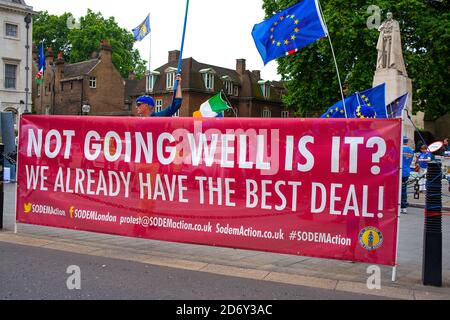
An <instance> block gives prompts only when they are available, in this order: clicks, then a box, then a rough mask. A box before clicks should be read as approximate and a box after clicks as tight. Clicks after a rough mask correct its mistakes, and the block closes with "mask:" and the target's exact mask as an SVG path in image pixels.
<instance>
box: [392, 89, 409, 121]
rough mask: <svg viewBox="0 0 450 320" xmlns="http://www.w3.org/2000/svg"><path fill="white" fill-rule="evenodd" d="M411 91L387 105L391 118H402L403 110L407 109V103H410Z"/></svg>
mask: <svg viewBox="0 0 450 320" xmlns="http://www.w3.org/2000/svg"><path fill="white" fill-rule="evenodd" d="M408 96H409V93H407V94H405V95H403V96H401V97H400V98H398V99H397V100H395V101H394V102H392V103H391V104H389V105H388V106H387V112H388V116H389V118H401V117H402V114H403V110H405V108H406V105H407V103H408Z"/></svg>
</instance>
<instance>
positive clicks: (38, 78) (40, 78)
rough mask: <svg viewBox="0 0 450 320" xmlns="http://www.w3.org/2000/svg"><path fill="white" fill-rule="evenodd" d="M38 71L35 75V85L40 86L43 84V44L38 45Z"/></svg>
mask: <svg viewBox="0 0 450 320" xmlns="http://www.w3.org/2000/svg"><path fill="white" fill-rule="evenodd" d="M38 61H39V71H38V73H37V74H36V83H37V84H38V85H41V84H42V83H43V82H44V71H45V67H46V65H45V54H44V43H43V42H42V43H41V44H40V45H39V58H38Z"/></svg>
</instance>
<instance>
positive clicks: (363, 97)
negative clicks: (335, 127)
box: [321, 83, 388, 119]
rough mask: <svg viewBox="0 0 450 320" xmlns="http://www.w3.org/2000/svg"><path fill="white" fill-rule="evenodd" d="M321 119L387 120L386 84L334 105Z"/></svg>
mask: <svg viewBox="0 0 450 320" xmlns="http://www.w3.org/2000/svg"><path fill="white" fill-rule="evenodd" d="M321 118H358V119H386V118H388V113H387V110H386V84H385V83H383V84H381V85H379V86H377V87H375V88H372V89H369V90H366V91H364V92H356V93H355V94H353V95H351V96H349V97H347V98H346V99H345V107H344V103H342V101H339V102H338V103H336V104H335V105H333V106H332V107H331V108H330V109H328V111H327V112H326V113H325V114H323V115H322V117H321Z"/></svg>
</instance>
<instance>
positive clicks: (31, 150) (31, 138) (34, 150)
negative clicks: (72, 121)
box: [27, 129, 75, 159]
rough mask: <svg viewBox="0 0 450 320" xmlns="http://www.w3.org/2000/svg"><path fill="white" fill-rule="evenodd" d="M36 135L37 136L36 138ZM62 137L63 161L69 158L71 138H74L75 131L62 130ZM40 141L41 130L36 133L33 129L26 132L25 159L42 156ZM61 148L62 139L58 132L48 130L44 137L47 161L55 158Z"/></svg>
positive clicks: (41, 137) (41, 136)
mask: <svg viewBox="0 0 450 320" xmlns="http://www.w3.org/2000/svg"><path fill="white" fill-rule="evenodd" d="M36 135H37V136H36ZM63 136H64V137H65V138H66V140H65V148H64V159H69V158H70V150H71V146H72V137H74V136H75V131H73V130H64V131H63ZM42 139H43V130H42V129H38V130H37V132H35V130H33V129H29V130H28V144H27V157H32V156H33V154H34V155H36V157H37V158H41V156H42ZM53 142H54V143H53ZM62 146H63V139H62V137H61V133H60V132H59V131H58V130H50V131H49V132H48V133H47V134H46V136H45V144H44V153H45V155H46V157H48V158H49V159H54V158H56V157H57V156H58V155H59V153H60V151H61V149H62ZM51 148H53V150H51Z"/></svg>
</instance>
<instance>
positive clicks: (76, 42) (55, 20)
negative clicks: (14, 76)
mask: <svg viewBox="0 0 450 320" xmlns="http://www.w3.org/2000/svg"><path fill="white" fill-rule="evenodd" d="M70 16H71V14H70V13H64V14H63V15H61V16H55V15H50V14H48V12H46V11H44V12H41V13H40V14H38V15H37V16H36V17H35V18H34V26H33V39H34V43H35V44H36V45H38V43H40V42H41V41H45V46H46V47H51V48H52V49H53V52H55V53H57V52H62V53H63V54H64V59H65V60H66V61H68V62H69V63H77V62H81V61H84V60H88V59H90V58H91V56H92V53H93V52H96V51H97V52H98V50H99V48H100V41H101V40H108V41H109V43H110V44H111V46H112V48H113V55H112V61H113V64H114V66H115V67H116V68H117V69H118V70H119V72H120V74H121V75H122V77H124V78H126V77H128V74H129V73H130V71H134V72H135V73H136V75H137V76H138V77H141V76H142V75H143V74H144V73H145V69H146V67H145V61H144V60H142V59H141V57H140V55H139V52H138V50H137V49H133V44H134V37H133V34H132V33H131V32H130V31H128V30H126V29H123V28H121V27H120V26H119V25H118V24H117V22H116V21H115V19H114V18H109V19H105V18H104V17H103V16H102V14H101V13H95V12H93V11H91V10H89V9H88V11H87V13H86V15H85V16H84V17H81V19H80V21H79V22H80V28H68V27H67V20H68V19H69V17H70Z"/></svg>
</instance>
